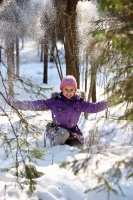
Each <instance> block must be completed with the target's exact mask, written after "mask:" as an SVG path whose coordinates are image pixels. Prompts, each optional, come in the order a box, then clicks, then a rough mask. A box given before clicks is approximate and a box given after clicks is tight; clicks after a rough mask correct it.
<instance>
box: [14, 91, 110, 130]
mask: <svg viewBox="0 0 133 200" xmlns="http://www.w3.org/2000/svg"><path fill="white" fill-rule="evenodd" d="M11 104H12V105H13V106H14V107H15V108H16V109H21V110H34V111H46V110H51V112H52V119H53V123H55V124H58V125H59V126H61V127H63V128H66V129H67V130H69V131H72V132H76V133H81V131H80V129H79V128H78V126H77V123H78V120H79V118H80V115H81V113H82V112H87V113H97V112H100V111H103V110H105V109H106V108H108V102H102V101H101V102H98V103H90V102H86V101H84V100H83V98H81V97H80V96H79V95H74V96H73V97H72V98H71V99H67V98H66V97H65V96H64V95H63V94H62V92H61V93H54V95H53V96H52V97H51V98H50V99H47V100H35V101H19V100H13V102H12V103H11Z"/></svg>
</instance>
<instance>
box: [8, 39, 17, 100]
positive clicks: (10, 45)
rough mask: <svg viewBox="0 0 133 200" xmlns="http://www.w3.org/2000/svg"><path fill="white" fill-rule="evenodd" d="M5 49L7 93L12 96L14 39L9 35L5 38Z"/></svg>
mask: <svg viewBox="0 0 133 200" xmlns="http://www.w3.org/2000/svg"><path fill="white" fill-rule="evenodd" d="M6 49H7V65H8V68H7V74H8V87H9V95H11V96H12V97H14V77H15V73H14V41H13V39H12V38H11V37H7V39H6Z"/></svg>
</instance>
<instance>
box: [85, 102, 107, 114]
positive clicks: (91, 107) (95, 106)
mask: <svg viewBox="0 0 133 200" xmlns="http://www.w3.org/2000/svg"><path fill="white" fill-rule="evenodd" d="M107 108H108V102H105V101H101V102H98V103H90V102H85V101H82V112H87V113H97V112H101V111H103V110H105V109H107Z"/></svg>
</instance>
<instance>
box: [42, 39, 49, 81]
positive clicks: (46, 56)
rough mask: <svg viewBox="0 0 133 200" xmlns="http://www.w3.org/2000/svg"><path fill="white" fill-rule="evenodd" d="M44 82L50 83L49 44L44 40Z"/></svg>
mask: <svg viewBox="0 0 133 200" xmlns="http://www.w3.org/2000/svg"><path fill="white" fill-rule="evenodd" d="M43 83H46V84H47V83H48V44H46V42H44V74H43Z"/></svg>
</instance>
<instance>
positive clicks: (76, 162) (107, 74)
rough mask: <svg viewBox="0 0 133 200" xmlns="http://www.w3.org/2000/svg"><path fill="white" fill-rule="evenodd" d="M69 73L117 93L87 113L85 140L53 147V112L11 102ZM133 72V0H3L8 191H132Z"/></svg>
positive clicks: (59, 198) (2, 113) (0, 186)
mask: <svg viewBox="0 0 133 200" xmlns="http://www.w3.org/2000/svg"><path fill="white" fill-rule="evenodd" d="M65 75H73V76H74V77H75V78H76V80H77V85H78V89H79V90H80V91H83V92H85V97H84V98H85V100H86V101H89V102H93V103H96V102H99V101H102V100H104V99H107V100H108V102H109V107H108V109H107V110H106V111H102V112H101V113H96V114H93V115H92V114H88V113H82V116H81V117H80V120H79V126H80V127H81V130H82V132H83V133H84V136H85V144H84V147H83V148H82V149H78V148H76V147H72V146H69V145H58V146H54V147H51V146H50V144H49V142H48V140H47V138H46V134H45V128H46V124H47V123H48V122H49V121H51V114H50V112H49V111H47V112H44V111H37V112H35V111H22V110H19V109H17V108H15V107H14V106H13V105H11V104H10V99H11V98H14V99H19V100H36V99H47V98H49V97H51V93H53V92H59V84H60V81H61V80H62V78H63V77H64V76H65ZM132 78H133V2H132V0H126V1H125V0H108V1H107V0H90V1H88V0H82V1H81V0H39V1H38V0H0V199H1V200H9V199H10V200H18V199H20V200H90V199H91V200H96V199H98V200H106V199H111V200H116V199H117V200H132V199H133V193H132V186H133V148H132V147H133V124H132V121H133V103H132V102H133V89H132V87H133V79H132ZM44 143H46V146H44Z"/></svg>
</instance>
